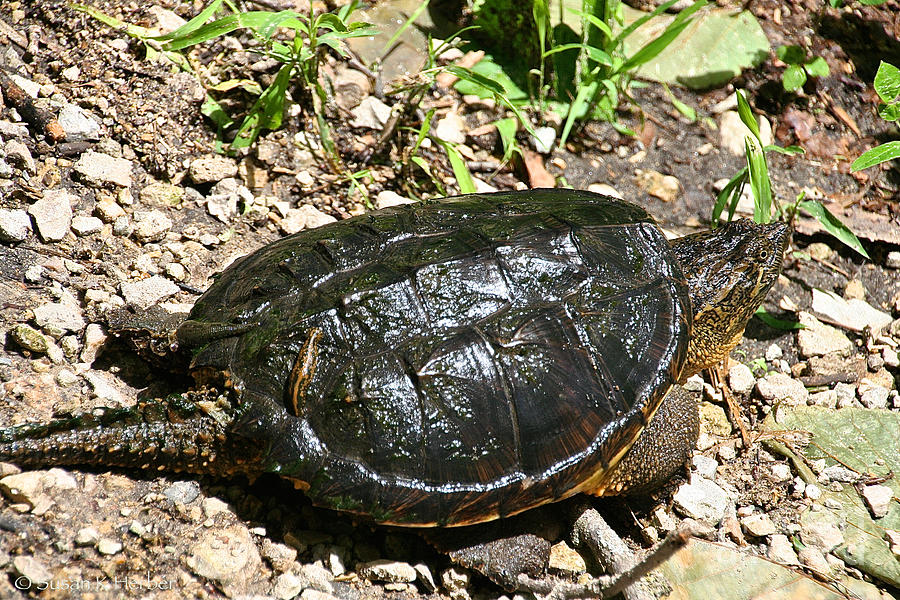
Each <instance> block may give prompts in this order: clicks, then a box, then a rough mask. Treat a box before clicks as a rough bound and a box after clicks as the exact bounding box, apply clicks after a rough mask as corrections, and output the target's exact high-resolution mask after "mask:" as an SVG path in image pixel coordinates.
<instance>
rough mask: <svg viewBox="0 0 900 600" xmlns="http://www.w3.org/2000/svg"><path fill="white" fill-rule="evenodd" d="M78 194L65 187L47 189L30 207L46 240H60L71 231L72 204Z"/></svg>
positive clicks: (35, 222)
mask: <svg viewBox="0 0 900 600" xmlns="http://www.w3.org/2000/svg"><path fill="white" fill-rule="evenodd" d="M76 202H78V196H76V195H75V194H72V193H70V192H68V191H67V190H63V189H56V190H47V191H46V192H44V197H43V198H41V199H40V200H38V201H37V202H35V203H34V204H32V205H31V206H30V207H28V214H30V215H31V218H32V219H34V224H35V225H36V226H37V231H38V234H39V235H40V236H41V239H42V240H44V241H45V242H58V241H60V240H62V239H63V238H64V237H66V234H67V233H69V226H70V225H71V224H72V204H74V203H76Z"/></svg>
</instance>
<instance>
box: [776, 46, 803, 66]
mask: <svg viewBox="0 0 900 600" xmlns="http://www.w3.org/2000/svg"><path fill="white" fill-rule="evenodd" d="M775 56H777V57H778V59H779V60H781V61H782V62H785V63H787V64H789V65H799V64H802V63H803V61H805V60H806V51H805V50H803V48H801V47H800V46H778V48H776V49H775Z"/></svg>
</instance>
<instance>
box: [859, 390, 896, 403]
mask: <svg viewBox="0 0 900 600" xmlns="http://www.w3.org/2000/svg"><path fill="white" fill-rule="evenodd" d="M860 392H861V393H860V396H859V401H860V402H862V405H863V406H865V407H866V408H887V403H888V396H889V395H890V393H891V390H889V389H887V388H884V387H881V386H880V385H873V386H868V388H867V389H866V390H865V391H863V389H862V386H860Z"/></svg>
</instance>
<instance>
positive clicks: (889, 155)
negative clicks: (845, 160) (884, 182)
mask: <svg viewBox="0 0 900 600" xmlns="http://www.w3.org/2000/svg"><path fill="white" fill-rule="evenodd" d="M895 158H900V140H894V141H892V142H887V143H885V144H881V145H880V146H875V147H874V148H872V149H871V150H867V151H866V152H863V154H862V156H860V157H859V158H857V159H856V160H854V161H853V164H852V165H850V170H851V171H854V172H856V171H862V170H863V169H868V168H869V167H874V166H875V165H877V164H881V163H883V162H886V161H889V160H893V159H895Z"/></svg>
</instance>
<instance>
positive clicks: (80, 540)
mask: <svg viewBox="0 0 900 600" xmlns="http://www.w3.org/2000/svg"><path fill="white" fill-rule="evenodd" d="M98 541H100V532H99V531H97V529H96V528H95V527H82V528H81V529H79V530H78V533H76V534H75V545H76V546H93V545H94V544H96V543H97V542H98Z"/></svg>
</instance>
